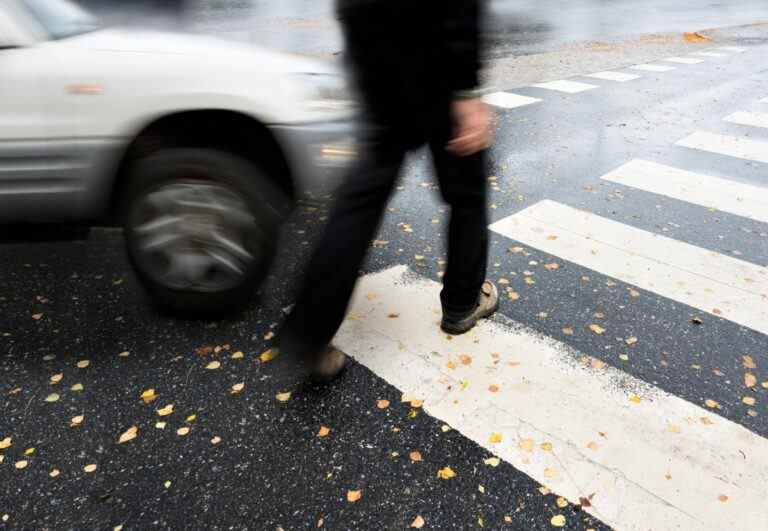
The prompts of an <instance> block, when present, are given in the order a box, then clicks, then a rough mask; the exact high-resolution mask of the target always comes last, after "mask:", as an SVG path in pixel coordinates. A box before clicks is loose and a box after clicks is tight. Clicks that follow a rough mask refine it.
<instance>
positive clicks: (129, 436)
mask: <svg viewBox="0 0 768 531" xmlns="http://www.w3.org/2000/svg"><path fill="white" fill-rule="evenodd" d="M138 434H139V427H138V426H131V427H130V428H128V429H127V430H126V431H125V433H123V434H122V435H121V436H120V438H119V439H118V440H117V444H123V443H126V442H128V441H131V440H133V439H135V438H136V436H137V435H138Z"/></svg>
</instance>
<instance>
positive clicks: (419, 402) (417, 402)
mask: <svg viewBox="0 0 768 531" xmlns="http://www.w3.org/2000/svg"><path fill="white" fill-rule="evenodd" d="M423 405H424V401H423V400H416V399H414V400H411V407H415V408H420V407H421V406H423Z"/></svg>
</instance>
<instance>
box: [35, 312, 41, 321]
mask: <svg viewBox="0 0 768 531" xmlns="http://www.w3.org/2000/svg"><path fill="white" fill-rule="evenodd" d="M42 318H43V314H42V313H33V314H32V319H34V320H35V321H39V320H40V319H42Z"/></svg>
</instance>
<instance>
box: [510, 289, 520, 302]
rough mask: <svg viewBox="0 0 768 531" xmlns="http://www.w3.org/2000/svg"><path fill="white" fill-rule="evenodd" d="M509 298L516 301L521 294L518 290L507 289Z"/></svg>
mask: <svg viewBox="0 0 768 531" xmlns="http://www.w3.org/2000/svg"><path fill="white" fill-rule="evenodd" d="M507 298H508V299H509V300H511V301H516V300H518V299H519V298H520V294H519V293H518V292H516V291H513V290H509V291H507Z"/></svg>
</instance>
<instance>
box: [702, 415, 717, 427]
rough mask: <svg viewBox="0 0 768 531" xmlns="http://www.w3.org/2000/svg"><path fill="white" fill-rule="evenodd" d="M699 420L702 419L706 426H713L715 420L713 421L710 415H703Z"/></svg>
mask: <svg viewBox="0 0 768 531" xmlns="http://www.w3.org/2000/svg"><path fill="white" fill-rule="evenodd" d="M699 420H700V421H701V423H702V424H704V425H705V426H711V425H713V424H714V422H712V419H710V418H709V417H701V418H700V419H699Z"/></svg>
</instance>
